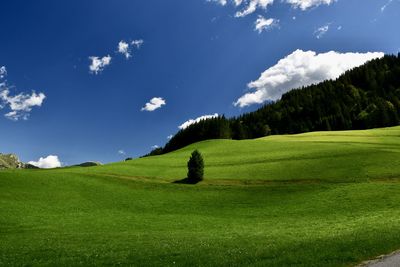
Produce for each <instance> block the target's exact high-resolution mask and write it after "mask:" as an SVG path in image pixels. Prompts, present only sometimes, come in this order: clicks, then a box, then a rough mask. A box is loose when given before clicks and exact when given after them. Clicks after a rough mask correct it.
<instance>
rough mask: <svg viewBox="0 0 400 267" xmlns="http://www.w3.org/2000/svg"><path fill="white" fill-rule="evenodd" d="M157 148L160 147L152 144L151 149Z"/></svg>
mask: <svg viewBox="0 0 400 267" xmlns="http://www.w3.org/2000/svg"><path fill="white" fill-rule="evenodd" d="M157 148H160V147H159V146H158V145H154V146H152V147H151V149H157Z"/></svg>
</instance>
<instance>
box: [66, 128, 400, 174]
mask: <svg viewBox="0 0 400 267" xmlns="http://www.w3.org/2000/svg"><path fill="white" fill-rule="evenodd" d="M196 148H197V149H199V150H200V151H201V152H202V153H203V155H204V159H205V164H206V169H205V177H206V179H208V180H219V179H228V180H232V179H236V180H253V181H254V180H313V179H317V180H334V181H339V180H340V181H349V180H356V181H359V180H366V179H368V178H390V177H400V168H399V167H398V166H400V157H399V154H398V153H399V152H400V127H393V128H385V129H374V130H366V131H344V132H320V133H318V132H317V133H308V134H301V135H284V136H270V137H266V138H261V139H256V140H243V141H233V140H211V141H204V142H200V143H197V144H193V145H190V146H188V147H186V148H183V149H181V150H178V151H175V152H173V153H170V154H167V155H162V156H157V157H150V158H143V159H137V160H133V161H129V162H121V163H115V164H110V165H105V166H102V167H96V168H91V169H86V170H81V169H76V170H73V169H71V171H72V172H75V171H76V172H79V173H81V172H82V171H86V172H88V173H101V174H104V173H107V174H117V175H127V176H131V175H132V176H142V177H148V178H154V177H156V178H161V179H164V180H166V181H171V180H177V179H182V178H184V177H185V175H186V162H187V160H188V158H189V155H190V153H191V152H192V151H193V150H194V149H196Z"/></svg>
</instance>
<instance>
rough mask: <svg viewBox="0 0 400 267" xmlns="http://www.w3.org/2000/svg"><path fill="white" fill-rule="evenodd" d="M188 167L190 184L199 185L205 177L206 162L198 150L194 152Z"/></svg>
mask: <svg viewBox="0 0 400 267" xmlns="http://www.w3.org/2000/svg"><path fill="white" fill-rule="evenodd" d="M187 167H188V174H187V175H188V177H187V178H188V181H189V182H190V183H198V182H200V181H201V180H203V176H204V160H203V156H202V155H201V153H200V152H199V151H198V150H195V151H193V152H192V155H191V156H190V159H189V161H188V163H187Z"/></svg>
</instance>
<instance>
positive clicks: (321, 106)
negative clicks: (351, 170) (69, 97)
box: [149, 54, 400, 155]
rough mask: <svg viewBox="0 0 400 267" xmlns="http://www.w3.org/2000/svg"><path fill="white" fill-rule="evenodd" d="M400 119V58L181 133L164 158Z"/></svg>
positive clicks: (161, 151) (383, 60)
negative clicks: (203, 147) (202, 147)
mask: <svg viewBox="0 0 400 267" xmlns="http://www.w3.org/2000/svg"><path fill="white" fill-rule="evenodd" d="M399 117H400V54H399V55H398V56H394V55H387V56H385V57H383V58H381V59H375V60H372V61H370V62H367V63H366V64H365V65H363V66H360V67H357V68H355V69H353V70H350V71H347V72H346V73H344V74H343V75H341V76H340V77H339V78H338V79H336V80H328V81H324V82H322V83H319V84H317V85H311V86H307V87H303V88H298V89H295V90H292V91H290V92H288V93H286V94H284V95H283V96H282V98H281V99H280V100H278V101H276V102H274V103H270V104H266V105H264V106H263V107H261V108H260V109H258V110H257V111H254V112H250V113H247V114H243V115H241V116H239V117H234V118H229V119H227V118H225V117H224V116H222V117H218V118H213V119H207V120H203V121H200V122H199V123H196V124H193V125H191V126H189V127H187V128H186V129H183V130H180V131H179V132H178V133H177V134H176V135H175V136H174V137H172V138H171V140H170V141H169V142H168V143H167V144H166V145H165V147H164V148H158V149H157V150H154V151H152V152H151V153H150V154H149V155H157V154H164V153H167V152H170V151H174V150H177V149H179V148H182V147H185V146H187V145H189V144H192V143H195V142H198V141H202V140H207V139H236V140H240V139H251V138H258V137H263V136H267V135H271V134H273V135H275V134H294V133H303V132H310V131H330V130H357V129H370V128H376V127H386V126H395V125H398V124H399Z"/></svg>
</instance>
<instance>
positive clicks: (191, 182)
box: [172, 177, 201, 184]
mask: <svg viewBox="0 0 400 267" xmlns="http://www.w3.org/2000/svg"><path fill="white" fill-rule="evenodd" d="M199 182H201V181H198V180H193V179H189V178H187V177H186V178H183V179H181V180H176V181H173V182H172V183H174V184H197V183H199Z"/></svg>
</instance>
